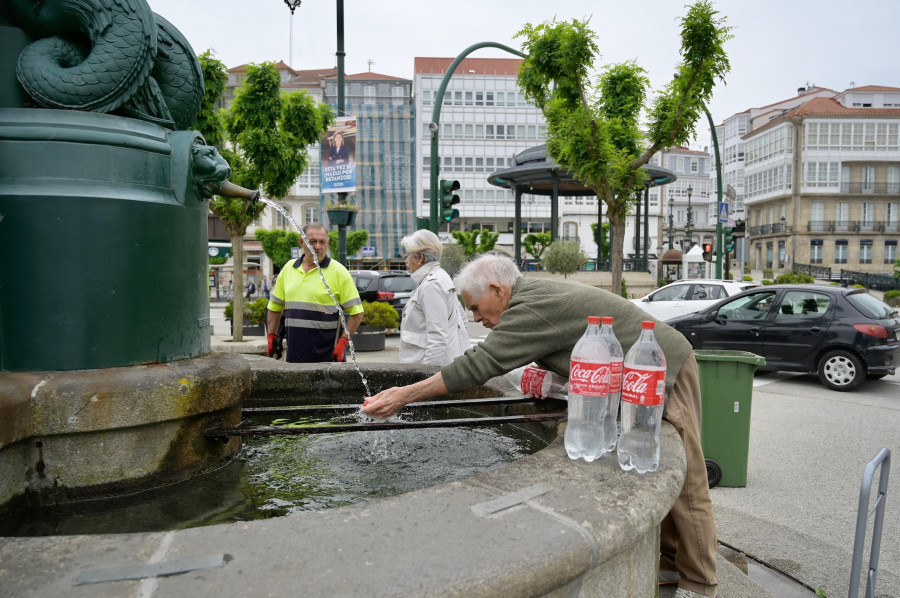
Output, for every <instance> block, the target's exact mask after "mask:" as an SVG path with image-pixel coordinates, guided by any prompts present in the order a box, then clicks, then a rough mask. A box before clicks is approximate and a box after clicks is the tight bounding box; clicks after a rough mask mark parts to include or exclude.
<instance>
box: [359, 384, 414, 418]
mask: <svg viewBox="0 0 900 598" xmlns="http://www.w3.org/2000/svg"><path fill="white" fill-rule="evenodd" d="M413 400H414V399H413V396H412V393H411V392H410V387H409V386H395V387H393V388H389V389H387V390H382V391H381V392H380V393H378V394H377V395H375V396H374V397H368V398H367V399H366V401H365V402H364V403H363V406H362V412H363V413H365V414H366V415H368V416H370V417H375V418H378V419H387V418H389V417H391V416H392V415H395V414H396V413H397V412H398V411H400V410H401V409H403V408H404V407H405V406H406V405H407V403H411V402H413Z"/></svg>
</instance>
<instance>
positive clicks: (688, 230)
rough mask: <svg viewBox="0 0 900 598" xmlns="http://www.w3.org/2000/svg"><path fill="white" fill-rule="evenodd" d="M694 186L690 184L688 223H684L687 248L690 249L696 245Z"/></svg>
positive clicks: (688, 190) (688, 192) (688, 189)
mask: <svg viewBox="0 0 900 598" xmlns="http://www.w3.org/2000/svg"><path fill="white" fill-rule="evenodd" d="M693 192H694V188H693V187H691V186H690V185H688V188H687V196H688V207H687V224H685V225H684V234H685V236H686V237H687V248H688V249H689V250H690V248H691V247H693V246H694V237H693V236H694V210H693V208H691V194H692V193H693Z"/></svg>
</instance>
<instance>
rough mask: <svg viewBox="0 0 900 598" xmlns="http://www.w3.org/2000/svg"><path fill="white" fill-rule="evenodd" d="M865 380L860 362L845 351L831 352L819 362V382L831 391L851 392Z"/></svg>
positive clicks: (864, 371) (863, 369) (864, 372)
mask: <svg viewBox="0 0 900 598" xmlns="http://www.w3.org/2000/svg"><path fill="white" fill-rule="evenodd" d="M865 379H866V369H865V368H864V367H863V364H862V362H861V361H860V360H859V358H858V357H856V355H854V354H852V353H849V352H847V351H831V352H830V353H827V354H826V355H825V357H823V358H822V360H821V361H820V362H819V380H821V381H822V384H824V385H825V386H827V387H828V388H830V389H831V390H839V391H847V390H853V389H854V388H856V387H857V386H859V385H860V384H862V381H863V380H865Z"/></svg>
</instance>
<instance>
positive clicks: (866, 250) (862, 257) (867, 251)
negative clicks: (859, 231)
mask: <svg viewBox="0 0 900 598" xmlns="http://www.w3.org/2000/svg"><path fill="white" fill-rule="evenodd" d="M859 263H860V264H871V263H872V241H871V240H870V239H863V240H861V241H860V242H859Z"/></svg>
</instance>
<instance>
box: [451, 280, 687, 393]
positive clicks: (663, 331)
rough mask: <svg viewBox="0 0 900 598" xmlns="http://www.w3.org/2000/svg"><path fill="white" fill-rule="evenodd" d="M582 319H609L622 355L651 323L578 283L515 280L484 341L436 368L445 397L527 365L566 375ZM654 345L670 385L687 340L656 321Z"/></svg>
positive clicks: (620, 301) (617, 301)
mask: <svg viewBox="0 0 900 598" xmlns="http://www.w3.org/2000/svg"><path fill="white" fill-rule="evenodd" d="M588 316H612V317H613V318H615V323H614V324H613V330H615V333H616V336H617V337H618V339H619V342H620V343H622V349H623V350H624V351H625V353H626V354H627V353H628V349H630V348H631V345H633V344H634V343H635V341H637V339H638V337H639V336H640V334H641V322H642V321H644V320H653V317H652V316H650V315H649V314H647V313H646V312H644V311H643V310H642V309H641V308H639V307H638V306H636V305H634V304H633V303H631V302H630V301H628V300H627V299H623V298H622V297H620V296H618V295H615V294H613V293H610V292H609V291H604V290H602V289H598V288H595V287H591V286H588V285H585V284H581V283H578V282H569V281H561V280H548V279H535V278H529V279H526V278H519V280H518V281H517V282H516V284H515V286H514V287H513V289H512V298H511V299H510V301H509V306H508V308H507V309H506V311H504V312H503V313H502V314H501V315H500V322H499V323H498V324H497V326H496V327H494V329H493V330H491V333H490V334H489V335H488V336H487V339H485V340H484V342H482V343H480V344H478V345H476V346H475V347H473V348H472V349H469V350H468V351H466V352H465V353H464V354H463V355H460V356H459V357H457V358H456V359H455V360H453V362H452V363H449V364H447V365H445V366H444V367H443V368H441V374H442V376H443V378H444V384H446V385H447V390H448V391H450V392H461V391H463V390H466V389H468V388H472V387H473V386H477V385H479V384H483V383H485V382H487V381H488V380H490V379H491V378H493V377H494V376H500V375H502V374H505V373H506V372H509V371H511V370H514V369H516V368H518V367H521V366H524V365H527V364H529V363H531V362H532V361H533V362H535V363H537V364H538V365H539V366H541V367H543V368H545V369H548V370H552V371H554V372H556V373H557V374H560V375H562V376H566V377H568V376H569V361H570V360H571V357H572V349H573V348H574V347H575V343H577V342H578V339H580V338H581V336H582V335H583V334H584V331H585V330H586V329H587V318H588ZM654 332H655V334H656V340H657V342H659V344H660V346H661V347H662V350H663V353H664V354H665V356H666V386H667V387H669V388H671V387H673V386H674V385H675V378H676V377H677V376H678V372H679V370H681V366H682V364H683V363H684V362H685V360H686V359H687V358H688V357H689V356H690V355H691V353H692V348H691V344H690V343H689V342H688V340H687V339H686V338H685V337H684V336H683V335H682V334H681V333H680V332H678V331H677V330H675V329H674V328H672V327H671V326H667V325H665V324H663V323H662V322H659V321H658V320H656V329H655V330H654Z"/></svg>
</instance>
